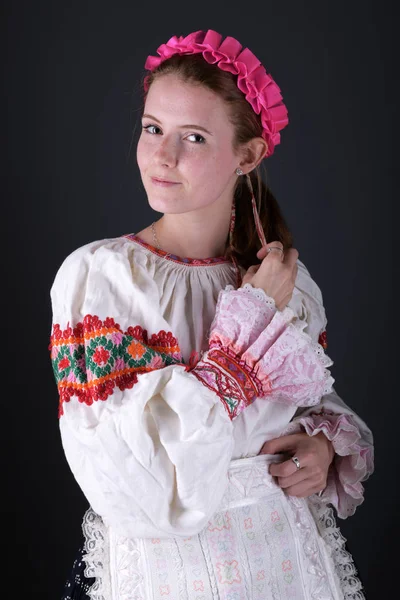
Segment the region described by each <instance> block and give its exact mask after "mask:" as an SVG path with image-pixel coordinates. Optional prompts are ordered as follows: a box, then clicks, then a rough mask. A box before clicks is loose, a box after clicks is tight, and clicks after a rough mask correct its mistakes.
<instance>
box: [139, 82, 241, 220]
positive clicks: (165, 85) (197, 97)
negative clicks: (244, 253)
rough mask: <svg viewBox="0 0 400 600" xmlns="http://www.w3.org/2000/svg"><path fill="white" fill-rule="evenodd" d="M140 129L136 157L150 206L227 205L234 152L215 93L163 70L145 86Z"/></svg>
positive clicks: (179, 209) (164, 209)
mask: <svg viewBox="0 0 400 600" xmlns="http://www.w3.org/2000/svg"><path fill="white" fill-rule="evenodd" d="M142 128H143V129H142V133H141V136H140V139H139V142H138V146H137V161H138V165H139V169H140V174H141V177H142V181H143V185H144V187H145V190H146V192H147V196H148V200H149V204H150V206H151V207H152V208H153V209H154V210H156V211H157V212H161V213H175V214H177V213H185V212H189V211H194V210H197V209H201V208H205V207H206V206H209V205H211V204H213V203H214V202H216V201H218V200H219V201H220V202H221V203H223V204H225V202H226V205H230V202H231V201H232V194H233V190H234V186H235V182H236V180H237V175H236V174H235V169H236V167H238V166H239V160H240V157H239V156H238V155H237V154H235V153H234V151H233V147H232V142H233V134H234V130H233V125H232V124H231V123H230V122H229V120H228V113H227V108H226V106H225V104H224V103H223V101H222V100H221V99H220V98H219V96H217V95H216V94H215V93H214V92H212V91H211V90H209V89H207V88H205V87H203V86H200V85H194V84H192V83H184V82H183V81H182V80H181V79H179V78H178V77H177V76H176V75H172V74H170V75H164V76H162V77H160V79H158V80H156V81H155V82H154V83H153V84H152V85H151V86H150V89H149V91H148V95H147V98H146V103H145V108H144V114H143V118H142ZM154 178H158V179H161V180H166V181H169V182H173V184H172V185H162V184H159V183H157V182H156V181H154Z"/></svg>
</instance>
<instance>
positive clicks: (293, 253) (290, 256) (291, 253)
mask: <svg viewBox="0 0 400 600" xmlns="http://www.w3.org/2000/svg"><path fill="white" fill-rule="evenodd" d="M298 258H299V253H298V251H297V250H296V248H288V250H286V253H285V263H286V264H287V265H288V267H291V268H295V265H296V262H297V259H298ZM296 266H297V265H296Z"/></svg>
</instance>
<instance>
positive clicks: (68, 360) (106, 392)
mask: <svg viewBox="0 0 400 600" xmlns="http://www.w3.org/2000/svg"><path fill="white" fill-rule="evenodd" d="M49 350H50V355H51V360H52V365H53V371H54V376H55V379H56V382H57V386H58V389H59V393H60V407H59V415H60V416H61V415H62V414H63V403H64V402H69V400H70V399H71V397H72V396H76V397H77V398H78V400H79V402H84V403H85V404H87V405H89V406H90V405H91V404H93V402H94V401H97V400H107V398H108V397H109V396H110V395H111V394H112V393H113V392H114V389H115V387H117V388H118V389H120V390H121V391H123V390H125V389H127V388H132V387H133V385H134V384H135V383H136V382H137V376H138V374H140V373H147V372H149V371H153V370H155V369H162V368H163V367H165V366H167V365H170V364H182V365H183V366H185V368H186V369H188V368H189V367H188V366H187V365H184V364H183V359H182V354H181V350H180V348H179V345H178V342H177V340H176V338H175V337H174V336H173V335H172V333H171V332H165V331H164V330H162V331H160V332H159V333H158V334H153V335H151V336H150V337H149V336H148V333H147V330H146V329H143V328H142V327H141V326H140V325H137V326H135V327H128V329H127V330H126V331H123V330H122V329H121V327H120V326H119V324H118V323H115V321H114V319H112V318H110V317H107V318H106V319H105V320H104V321H101V320H100V319H99V318H98V317H97V316H92V315H86V316H85V317H84V319H83V321H82V322H80V323H78V324H77V325H76V326H75V327H70V326H69V324H68V326H67V328H66V329H65V330H62V329H61V328H60V325H58V324H55V325H54V326H53V332H52V335H51V338H50V345H49Z"/></svg>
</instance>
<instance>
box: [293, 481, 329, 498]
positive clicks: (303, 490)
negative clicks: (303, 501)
mask: <svg viewBox="0 0 400 600" xmlns="http://www.w3.org/2000/svg"><path fill="white" fill-rule="evenodd" d="M320 490H321V488H320V487H318V486H316V485H312V484H311V485H310V483H309V482H308V481H307V480H304V481H302V482H301V483H298V484H296V485H293V486H291V487H289V488H286V489H285V494H287V495H288V496H296V497H297V498H308V497H309V496H312V495H313V494H316V493H317V492H319V491H320Z"/></svg>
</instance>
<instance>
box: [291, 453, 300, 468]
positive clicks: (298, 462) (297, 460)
mask: <svg viewBox="0 0 400 600" xmlns="http://www.w3.org/2000/svg"><path fill="white" fill-rule="evenodd" d="M292 461H293V462H294V464H295V465H296V469H297V470H299V469H300V468H301V467H300V461H299V459H298V458H297V456H292Z"/></svg>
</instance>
